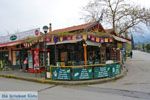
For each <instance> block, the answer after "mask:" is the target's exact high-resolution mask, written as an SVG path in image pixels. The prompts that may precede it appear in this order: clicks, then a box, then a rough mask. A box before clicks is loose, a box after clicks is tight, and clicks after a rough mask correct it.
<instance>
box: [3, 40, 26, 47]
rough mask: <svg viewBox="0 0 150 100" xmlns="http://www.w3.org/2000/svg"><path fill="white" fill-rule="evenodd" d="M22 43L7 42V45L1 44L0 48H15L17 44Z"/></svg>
mask: <svg viewBox="0 0 150 100" xmlns="http://www.w3.org/2000/svg"><path fill="white" fill-rule="evenodd" d="M21 43H23V41H15V42H8V43H2V44H0V47H9V46H15V45H18V44H21Z"/></svg>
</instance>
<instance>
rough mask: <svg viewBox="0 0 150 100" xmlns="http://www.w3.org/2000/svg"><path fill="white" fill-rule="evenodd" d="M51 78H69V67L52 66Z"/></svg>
mask: <svg viewBox="0 0 150 100" xmlns="http://www.w3.org/2000/svg"><path fill="white" fill-rule="evenodd" d="M52 79H53V80H71V69H70V68H60V67H52Z"/></svg>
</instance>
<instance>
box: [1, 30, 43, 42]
mask: <svg viewBox="0 0 150 100" xmlns="http://www.w3.org/2000/svg"><path fill="white" fill-rule="evenodd" d="M39 35H40V28H36V29H32V30H28V31H24V32H19V33H16V34H9V35H7V36H0V39H1V41H0V43H8V42H12V41H18V40H23V39H26V38H28V37H35V36H39Z"/></svg>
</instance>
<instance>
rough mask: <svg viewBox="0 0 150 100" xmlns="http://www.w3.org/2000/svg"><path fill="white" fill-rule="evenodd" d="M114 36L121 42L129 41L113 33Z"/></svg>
mask: <svg viewBox="0 0 150 100" xmlns="http://www.w3.org/2000/svg"><path fill="white" fill-rule="evenodd" d="M113 38H114V39H115V40H117V41H120V42H127V40H126V39H123V38H120V37H118V36H115V35H113Z"/></svg>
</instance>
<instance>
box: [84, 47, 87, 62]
mask: <svg viewBox="0 0 150 100" xmlns="http://www.w3.org/2000/svg"><path fill="white" fill-rule="evenodd" d="M83 49H84V65H87V45H86V44H83Z"/></svg>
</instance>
